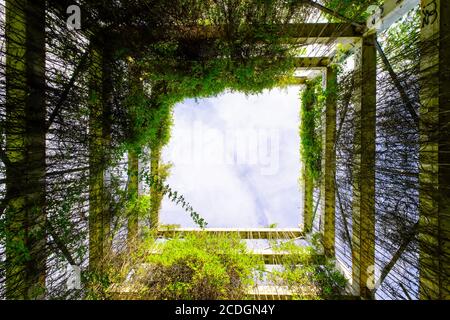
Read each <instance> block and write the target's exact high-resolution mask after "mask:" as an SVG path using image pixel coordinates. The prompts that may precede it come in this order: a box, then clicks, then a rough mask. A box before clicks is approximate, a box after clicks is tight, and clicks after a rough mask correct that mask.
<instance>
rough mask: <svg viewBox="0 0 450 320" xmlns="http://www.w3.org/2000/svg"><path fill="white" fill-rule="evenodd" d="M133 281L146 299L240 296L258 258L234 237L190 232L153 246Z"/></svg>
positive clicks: (243, 294) (226, 297)
mask: <svg viewBox="0 0 450 320" xmlns="http://www.w3.org/2000/svg"><path fill="white" fill-rule="evenodd" d="M155 251H156V252H158V253H157V254H153V255H151V256H149V257H148V260H147V264H146V266H145V267H144V268H142V269H141V270H139V271H138V273H137V275H136V281H137V282H138V283H139V287H140V288H141V290H142V291H141V294H142V297H145V298H150V299H163V300H165V299H170V300H173V299H174V300H179V299H188V300H191V299H194V300H199V299H200V300H203V299H243V298H245V294H246V290H247V288H248V287H249V286H250V285H251V284H252V283H253V281H254V280H253V277H254V272H255V271H258V270H261V269H262V267H263V264H262V261H259V260H257V259H256V258H255V257H254V256H250V255H248V253H247V250H246V246H245V243H243V242H242V241H241V240H239V239H238V238H230V237H224V236H210V235H206V234H198V235H190V236H188V237H187V238H185V239H172V240H169V241H167V242H165V243H163V244H160V245H159V246H157V247H156V249H155Z"/></svg>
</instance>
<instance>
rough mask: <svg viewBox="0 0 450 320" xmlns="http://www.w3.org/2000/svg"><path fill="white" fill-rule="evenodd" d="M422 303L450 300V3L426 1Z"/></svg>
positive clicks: (423, 32)
mask: <svg viewBox="0 0 450 320" xmlns="http://www.w3.org/2000/svg"><path fill="white" fill-rule="evenodd" d="M421 8H422V29H421V50H422V54H421V62H420V70H421V77H420V79H421V80H420V81H421V82H420V85H421V91H420V98H421V108H420V174H419V181H420V189H419V192H420V197H419V212H420V217H419V232H420V233H419V248H420V255H419V271H420V298H421V299H450V280H449V279H450V187H449V185H450V89H449V88H450V65H449V61H450V38H449V35H450V2H449V1H446V0H422V1H421Z"/></svg>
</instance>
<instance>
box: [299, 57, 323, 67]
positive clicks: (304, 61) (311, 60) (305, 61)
mask: <svg viewBox="0 0 450 320" xmlns="http://www.w3.org/2000/svg"><path fill="white" fill-rule="evenodd" d="M329 64H330V58H329V57H300V58H296V59H295V67H296V68H297V69H323V68H326V67H327V66H328V65H329Z"/></svg>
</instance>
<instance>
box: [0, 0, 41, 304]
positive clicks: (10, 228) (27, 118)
mask: <svg viewBox="0 0 450 320" xmlns="http://www.w3.org/2000/svg"><path fill="white" fill-rule="evenodd" d="M5 8H6V12H5V14H6V34H5V36H6V70H5V71H6V114H5V116H6V118H5V138H6V150H5V159H2V160H3V162H4V163H5V167H6V195H7V196H6V197H7V201H8V203H7V207H6V221H5V222H6V223H5V231H6V244H5V252H6V266H5V273H6V283H5V285H6V287H5V289H6V296H7V298H8V299H35V298H39V297H42V296H43V294H44V293H45V277H46V259H47V253H46V243H47V236H46V228H45V225H46V210H45V196H46V194H45V171H46V166H45V149H46V148H45V144H46V143H45V135H46V124H45V115H46V106H45V3H44V1H26V0H7V1H6V6H5Z"/></svg>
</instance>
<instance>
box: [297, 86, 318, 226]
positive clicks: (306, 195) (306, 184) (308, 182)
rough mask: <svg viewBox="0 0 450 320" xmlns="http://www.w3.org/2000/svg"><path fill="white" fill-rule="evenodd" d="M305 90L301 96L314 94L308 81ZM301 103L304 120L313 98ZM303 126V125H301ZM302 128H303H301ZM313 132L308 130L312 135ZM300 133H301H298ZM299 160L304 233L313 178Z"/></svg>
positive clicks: (308, 221) (311, 204)
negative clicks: (302, 104)
mask: <svg viewBox="0 0 450 320" xmlns="http://www.w3.org/2000/svg"><path fill="white" fill-rule="evenodd" d="M304 90H305V92H304V93H303V97H305V96H308V95H314V92H313V90H314V88H313V86H312V85H311V84H310V83H308V82H307V83H306V87H305V89H304ZM302 103H306V105H304V106H301V108H302V113H301V114H300V117H301V121H306V118H307V117H305V115H304V114H303V112H309V111H311V109H312V108H314V103H315V99H309V98H308V99H303V101H302ZM302 127H304V125H302ZM302 130H303V129H302ZM306 130H314V127H310V126H307V129H306ZM313 134H314V133H313V132H312V133H311V132H310V135H311V136H312V135H313ZM300 135H302V133H300ZM300 160H301V163H302V164H301V172H300V188H301V190H300V192H301V193H302V194H301V199H302V205H301V210H302V218H303V219H302V220H303V221H302V222H303V223H302V226H301V227H302V230H303V232H305V233H309V232H311V231H312V226H313V215H314V179H313V177H312V176H311V174H310V172H309V171H310V170H309V169H308V166H307V162H306V160H305V159H303V158H302V159H300Z"/></svg>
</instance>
